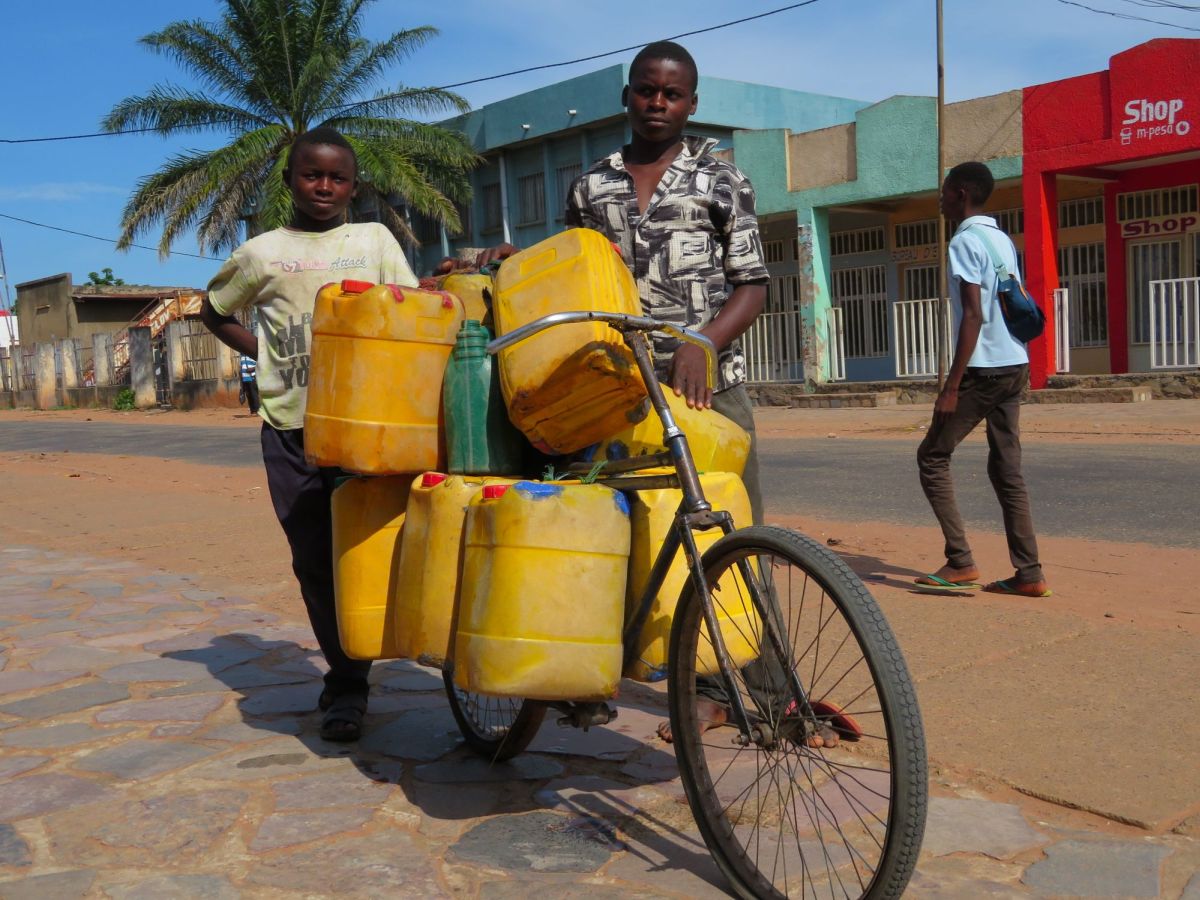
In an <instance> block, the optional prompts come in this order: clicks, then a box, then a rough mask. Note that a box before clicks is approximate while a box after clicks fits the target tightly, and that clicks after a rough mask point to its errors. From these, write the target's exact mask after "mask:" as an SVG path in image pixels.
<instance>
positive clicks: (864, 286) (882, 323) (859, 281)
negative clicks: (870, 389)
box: [832, 266, 888, 357]
mask: <svg viewBox="0 0 1200 900" xmlns="http://www.w3.org/2000/svg"><path fill="white" fill-rule="evenodd" d="M884 272H885V270H884V267H883V266H863V267H861V268H856V269H835V270H834V271H833V273H832V275H833V279H832V280H833V302H834V303H835V304H836V305H837V306H838V307H839V308H840V309H841V310H842V333H843V334H844V336H845V341H846V356H847V357H869V356H887V353H888V333H887V280H886V276H885V274H884Z"/></svg>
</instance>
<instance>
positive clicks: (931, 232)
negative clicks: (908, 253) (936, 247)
mask: <svg viewBox="0 0 1200 900" xmlns="http://www.w3.org/2000/svg"><path fill="white" fill-rule="evenodd" d="M937 242H938V239H937V219H926V220H924V221H923V222H904V223H902V224H900V225H897V226H896V248H897V249H900V248H902V247H928V246H929V245H930V244H936V243H937Z"/></svg>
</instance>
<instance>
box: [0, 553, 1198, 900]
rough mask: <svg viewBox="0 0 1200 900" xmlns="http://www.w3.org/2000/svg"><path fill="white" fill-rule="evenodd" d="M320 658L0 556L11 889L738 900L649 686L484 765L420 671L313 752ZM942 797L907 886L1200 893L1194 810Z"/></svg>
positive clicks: (221, 606) (160, 575)
mask: <svg viewBox="0 0 1200 900" xmlns="http://www.w3.org/2000/svg"><path fill="white" fill-rule="evenodd" d="M320 669H321V666H320V663H319V659H318V655H317V654H316V653H315V651H314V649H313V642H312V639H311V636H310V634H309V633H308V630H307V628H306V626H304V624H303V623H301V622H299V621H296V620H290V621H285V620H283V619H282V618H281V617H280V616H278V615H275V614H272V613H268V612H264V611H262V610H261V609H258V608H256V606H255V604H254V603H252V602H251V601H249V600H246V599H243V598H239V597H236V596H229V595H224V594H218V593H217V592H215V591H212V590H209V589H207V588H206V587H205V585H204V584H200V583H196V582H195V581H193V580H191V579H190V578H189V577H187V576H182V575H176V574H172V573H167V572H160V571H154V570H150V569H146V568H143V567H141V566H139V565H137V564H133V563H122V562H114V561H111V560H100V559H92V558H83V557H78V556H72V555H61V554H56V553H51V552H46V551H43V550H39V549H32V548H26V549H22V548H17V547H9V548H5V549H3V550H0V898H60V897H111V898H161V897H171V898H177V897H178V898H190V897H196V898H218V900H224V898H240V897H247V898H257V897H263V898H274V897H325V896H339V897H343V896H344V897H380V896H403V897H479V898H488V900H500V898H522V900H524V898H527V897H529V896H530V895H531V894H532V893H533V892H535V891H539V890H541V891H543V892H549V894H550V895H551V896H555V897H569V898H584V897H586V898H589V900H590V898H618V897H622V898H623V897H633V898H661V897H717V896H724V891H723V889H722V879H721V877H720V875H719V873H718V872H717V870H716V868H715V867H714V865H713V863H712V862H711V860H710V859H709V857H708V854H707V852H706V850H705V849H704V846H703V844H702V842H701V841H700V838H699V836H698V835H697V833H696V832H695V830H694V826H693V825H692V822H691V817H690V814H689V813H688V810H687V808H686V806H685V805H684V803H683V800H682V794H681V789H680V787H679V783H678V779H677V777H676V773H675V761H674V758H673V756H672V754H671V752H670V748H669V747H668V746H666V745H663V744H662V743H661V742H658V741H657V740H654V739H652V735H653V730H654V725H655V723H656V721H657V719H658V718H659V717H660V715H661V707H659V706H657V705H656V701H657V700H658V699H659V695H656V694H655V693H654V692H653V691H650V690H649V689H641V690H638V691H634V692H633V696H634V699H636V700H637V701H638V702H639V703H640V704H641V705H630V704H629V703H626V704H625V705H623V706H622V709H621V715H620V718H619V719H618V720H617V721H616V722H615V723H613V726H612V727H610V728H605V729H598V730H594V731H592V732H591V733H590V734H588V735H586V736H585V735H582V734H579V733H576V732H567V731H563V730H559V729H556V728H555V726H553V725H546V726H544V728H543V732H542V733H541V734H540V735H539V737H538V738H537V741H536V743H535V744H534V745H533V747H532V748H531V751H530V752H528V753H527V754H525V755H523V756H521V757H519V758H518V759H517V760H515V761H514V762H513V763H510V764H502V765H498V766H488V765H486V764H484V763H482V762H481V761H479V760H478V759H474V758H472V757H471V756H470V755H469V754H468V753H467V752H466V751H465V750H464V749H463V748H462V747H461V746H460V741H459V739H458V737H457V732H456V730H455V727H454V722H453V719H452V718H451V716H450V714H449V711H448V709H447V707H446V703H445V699H444V696H443V694H442V690H441V684H440V679H439V677H438V676H437V675H436V673H433V672H431V671H429V670H426V669H421V668H419V667H417V666H415V665H413V664H411V663H408V662H394V663H387V664H380V665H378V666H376V669H375V673H374V676H373V678H374V680H375V681H376V688H375V693H374V695H373V699H372V712H371V714H370V716H369V718H368V734H367V736H366V737H365V739H364V740H363V741H362V742H361V743H360V744H359V745H358V746H357V747H353V748H346V747H343V746H338V745H334V744H328V743H325V742H323V741H321V740H320V739H319V738H317V737H316V725H317V722H316V716H315V714H314V713H313V712H312V710H313V708H314V706H315V703H316V697H317V693H318V691H319V674H320ZM1114 737H1115V738H1117V739H1121V738H1122V736H1114ZM1133 737H1134V736H1132V735H1126V736H1124V738H1125V739H1132V738H1133ZM1095 777H1096V778H1097V779H1103V778H1104V777H1105V773H1104V772H1103V771H1097V772H1096V773H1095ZM931 787H932V793H933V795H934V796H933V800H932V805H931V809H930V819H929V827H928V830H927V834H926V838H925V847H924V852H923V855H922V858H921V864H920V866H919V869H918V872H917V875H916V876H915V878H914V879H913V882H912V885H911V887H910V891H909V895H910V896H913V897H931V898H933V897H936V898H942V897H944V898H971V897H1022V896H1036V897H1049V896H1087V897H1159V896H1162V897H1171V898H1175V897H1185V898H1189V900H1197V898H1200V876H1198V875H1196V874H1195V873H1196V872H1197V869H1198V868H1200V842H1198V841H1197V840H1196V838H1195V835H1196V833H1197V828H1196V827H1195V825H1196V823H1192V824H1191V825H1190V826H1189V825H1186V824H1185V826H1184V827H1181V828H1180V829H1177V833H1171V834H1166V835H1158V836H1149V835H1147V834H1146V833H1144V832H1140V831H1138V830H1137V829H1134V828H1130V827H1125V826H1120V825H1118V824H1116V823H1112V822H1108V821H1105V820H1101V819H1098V818H1095V817H1089V816H1085V815H1083V814H1072V813H1069V812H1067V811H1064V810H1062V809H1061V808H1059V807H1053V806H1050V805H1048V804H1037V803H1036V802H1032V801H1028V800H1022V801H1021V802H1019V803H1018V802H1007V801H1012V800H1014V799H1016V798H1015V797H1013V796H1003V795H1001V794H998V793H997V790H992V789H989V788H988V787H987V786H986V785H982V786H981V785H980V784H978V783H977V782H976V783H973V784H971V785H968V784H966V783H965V782H959V781H957V780H955V778H954V776H953V774H952V773H947V772H937V773H935V775H934V781H933V784H932V786H931Z"/></svg>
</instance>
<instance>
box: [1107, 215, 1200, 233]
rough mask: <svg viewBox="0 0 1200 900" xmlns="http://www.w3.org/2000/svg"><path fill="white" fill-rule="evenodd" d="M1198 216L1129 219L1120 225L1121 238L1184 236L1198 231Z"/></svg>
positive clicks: (1199, 219)
mask: <svg viewBox="0 0 1200 900" xmlns="http://www.w3.org/2000/svg"><path fill="white" fill-rule="evenodd" d="M1198 226H1200V214H1197V213H1187V214H1185V215H1181V216H1158V217H1156V218H1153V219H1131V220H1130V221H1128V222H1122V223H1121V237H1123V238H1137V237H1152V236H1153V235H1158V234H1165V235H1172V234H1186V233H1187V232H1189V231H1198V230H1200V227H1198Z"/></svg>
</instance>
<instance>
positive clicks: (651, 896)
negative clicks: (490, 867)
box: [479, 875, 679, 900]
mask: <svg viewBox="0 0 1200 900" xmlns="http://www.w3.org/2000/svg"><path fill="white" fill-rule="evenodd" d="M551 878H552V876H550V875H545V876H542V877H541V878H537V879H533V878H514V879H508V880H505V881H495V880H492V881H487V882H484V884H483V885H482V886H481V887H480V888H479V900H529V898H530V897H535V896H537V895H538V894H546V893H551V895H552V896H553V897H554V898H555V900H674V898H677V897H679V895H678V894H670V895H668V894H660V893H658V892H657V891H649V890H641V889H637V888H631V887H630V886H629V885H611V884H596V883H594V882H591V881H585V882H583V883H582V884H580V883H577V882H576V880H575V879H570V880H567V876H561V877H560V878H559V879H553V880H551Z"/></svg>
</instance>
